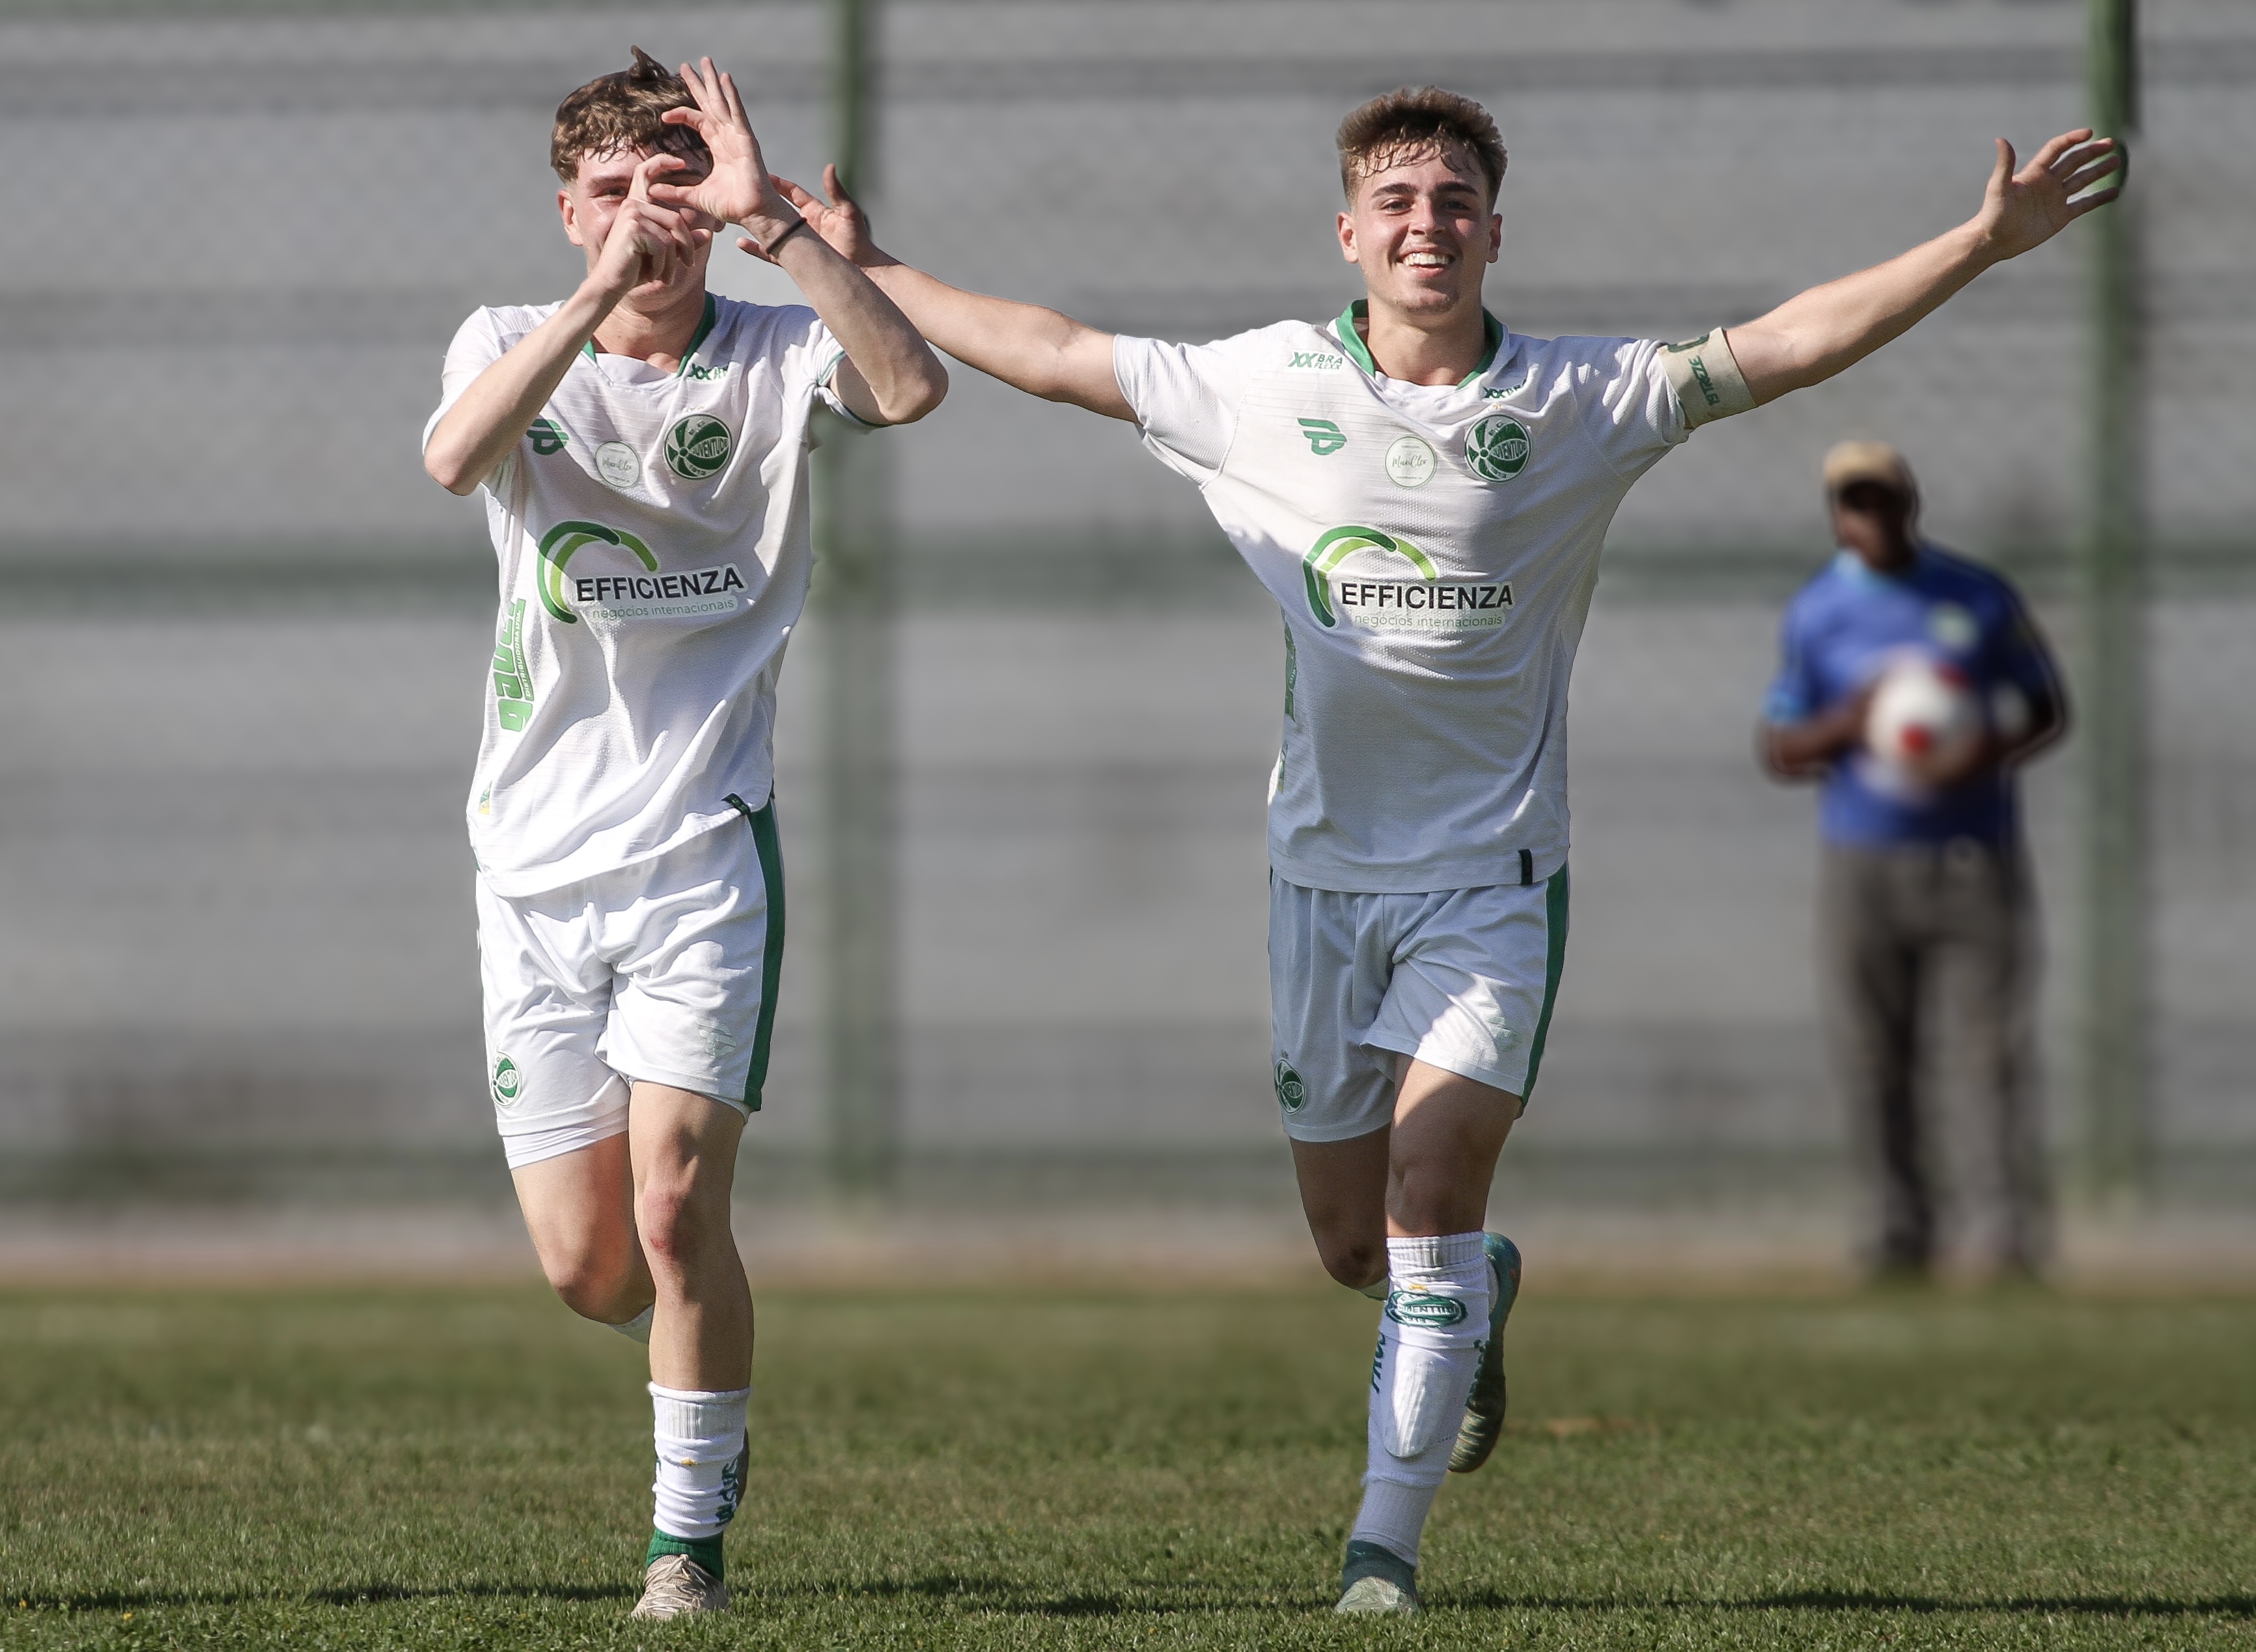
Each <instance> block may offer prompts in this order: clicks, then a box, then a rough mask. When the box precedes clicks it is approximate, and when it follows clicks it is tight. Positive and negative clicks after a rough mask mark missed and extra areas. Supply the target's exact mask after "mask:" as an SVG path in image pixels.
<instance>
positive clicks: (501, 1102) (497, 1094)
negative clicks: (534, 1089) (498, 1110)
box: [493, 1055, 525, 1107]
mask: <svg viewBox="0 0 2256 1652" xmlns="http://www.w3.org/2000/svg"><path fill="white" fill-rule="evenodd" d="M524 1091H525V1076H524V1075H523V1074H522V1073H520V1072H518V1070H517V1063H515V1062H513V1061H511V1060H510V1058H509V1057H508V1056H506V1055H503V1056H500V1057H498V1058H497V1059H496V1061H495V1062H494V1070H493V1098H494V1105H495V1106H497V1107H507V1106H510V1105H512V1104H514V1103H515V1102H516V1100H517V1098H518V1096H519V1095H521V1094H523V1093H524Z"/></svg>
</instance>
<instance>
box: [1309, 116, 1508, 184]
mask: <svg viewBox="0 0 2256 1652" xmlns="http://www.w3.org/2000/svg"><path fill="white" fill-rule="evenodd" d="M1335 141H1336V142H1337V143H1338V145H1339V158H1340V187H1342V188H1343V189H1344V190H1346V191H1347V198H1348V199H1349V200H1350V201H1353V200H1354V199H1355V185H1356V180H1357V179H1358V178H1364V177H1368V176H1369V175H1370V174H1371V173H1374V172H1378V170H1380V169H1381V168H1382V167H1385V166H1390V165H1392V163H1394V162H1395V161H1398V160H1407V159H1414V158H1417V157H1420V156H1423V155H1425V154H1428V153H1430V152H1433V151H1435V150H1439V149H1447V148H1449V147H1451V146H1455V147H1456V148H1459V149H1463V150H1465V151H1467V152H1470V154H1471V156H1472V158H1473V159H1474V160H1475V161H1477V162H1478V163H1479V165H1480V169H1481V172H1482V173H1484V175H1485V176H1486V177H1487V179H1488V204H1489V205H1490V206H1491V208H1493V207H1494V206H1495V205H1496V192H1497V191H1498V189H1500V188H1502V187H1504V167H1505V153H1504V138H1503V136H1502V134H1500V133H1499V132H1498V131H1497V130H1496V122H1495V121H1493V120H1491V118H1490V117H1489V112H1488V111H1487V110H1486V109H1483V108H1482V107H1481V106H1480V105H1479V104H1477V103H1476V102H1473V101H1472V99H1470V97H1464V96H1461V95H1458V94H1457V93H1456V92H1445V91H1443V90H1442V88H1440V87H1438V86H1421V87H1418V88H1415V89H1413V88H1409V87H1407V86H1406V87H1403V88H1400V89H1399V90H1398V91H1392V92H1388V93H1386V94H1385V95H1383V96H1379V97H1374V98H1372V99H1371V102H1368V103H1364V104H1363V105H1361V106H1360V107H1359V108H1357V109H1351V110H1350V111H1349V113H1348V117H1347V118H1346V119H1345V120H1343V121H1342V122H1341V123H1340V128H1339V137H1338V138H1336V140H1335Z"/></svg>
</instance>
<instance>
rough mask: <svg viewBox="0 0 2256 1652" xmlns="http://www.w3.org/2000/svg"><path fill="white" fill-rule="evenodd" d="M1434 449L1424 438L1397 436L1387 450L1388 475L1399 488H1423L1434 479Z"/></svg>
mask: <svg viewBox="0 0 2256 1652" xmlns="http://www.w3.org/2000/svg"><path fill="white" fill-rule="evenodd" d="M1434 465H1435V462H1434V448H1433V444H1432V443H1430V442H1428V441H1427V440H1426V439H1425V438H1424V437H1423V436H1397V437H1395V438H1394V441H1393V445H1392V446H1391V447H1389V448H1387V449H1386V474H1387V475H1388V476H1389V477H1392V479H1393V482H1394V485H1395V486H1396V487H1398V488H1422V487H1424V486H1425V485H1426V484H1428V482H1431V481H1432V480H1433V479H1434Z"/></svg>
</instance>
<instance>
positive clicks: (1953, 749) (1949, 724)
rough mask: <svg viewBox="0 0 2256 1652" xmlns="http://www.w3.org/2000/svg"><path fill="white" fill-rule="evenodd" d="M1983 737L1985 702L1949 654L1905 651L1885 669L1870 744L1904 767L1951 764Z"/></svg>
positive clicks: (1868, 719)
mask: <svg viewBox="0 0 2256 1652" xmlns="http://www.w3.org/2000/svg"><path fill="white" fill-rule="evenodd" d="M1980 738H1982V702H1981V700H1980V698H1979V697H1978V695H1976V694H1975V692H1974V685H1973V683H1972V681H1970V679H1969V678H1968V677H1967V675H1966V674H1965V673H1964V672H1963V671H1962V670H1960V669H1959V668H1958V667H1956V666H1954V665H1951V664H1950V663H1949V662H1948V661H1947V660H1936V659H1935V658H1933V657H1932V656H1929V655H1926V654H1905V655H1903V656H1901V657H1900V658H1899V659H1898V660H1895V662H1894V663H1893V664H1892V665H1890V666H1889V667H1888V668H1887V669H1886V671H1885V672H1883V673H1882V674H1881V675H1880V682H1879V688H1876V689H1874V690H1873V693H1872V708H1871V710H1869V711H1868V712H1867V713H1866V714H1865V746H1866V748H1867V749H1868V750H1870V751H1871V752H1872V755H1873V756H1875V757H1877V758H1879V759H1880V760H1881V761H1882V762H1884V763H1889V764H1893V765H1894V766H1898V767H1901V768H1922V767H1926V766H1930V765H1935V764H1947V763H1949V762H1950V761H1951V760H1952V759H1956V758H1957V757H1959V756H1961V755H1962V754H1963V752H1965V750H1966V748H1967V747H1968V746H1969V745H1971V744H1972V743H1973V742H1974V741H1976V740H1978V739H1980Z"/></svg>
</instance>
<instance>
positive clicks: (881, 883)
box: [815, 0, 899, 1199]
mask: <svg viewBox="0 0 2256 1652" xmlns="http://www.w3.org/2000/svg"><path fill="white" fill-rule="evenodd" d="M829 4H830V21H831V90H830V116H831V120H830V142H831V153H832V154H833V156H834V157H835V159H836V163H837V166H838V173H839V177H840V179H841V180H842V181H843V182H844V184H845V186H846V187H847V189H848V190H849V191H850V193H851V194H854V196H855V197H856V198H857V200H864V201H866V200H867V199H868V196H869V192H870V187H871V171H872V168H871V150H872V148H873V145H872V143H871V120H870V113H871V97H870V81H871V39H870V35H871V29H870V23H871V17H870V11H871V7H870V5H869V4H868V0H829ZM888 483H889V477H887V475H886V471H885V452H884V444H883V442H882V441H873V440H869V439H866V438H864V437H863V436H861V435H857V434H849V433H847V432H845V431H842V430H841V429H839V428H837V427H835V426H833V427H832V428H831V429H830V431H829V432H828V436H827V439H826V440H825V441H824V442H823V444H822V446H821V448H819V449H818V450H817V451H816V454H815V533H816V554H817V555H816V560H817V571H816V575H815V595H816V602H817V611H818V612H819V613H820V615H821V618H822V621H823V631H824V660H823V674H822V698H823V703H822V718H821V726H822V759H821V761H822V773H823V786H822V792H823V796H822V817H823V828H824V837H825V856H824V860H825V865H826V868H827V873H828V875H827V879H826V888H825V891H824V893H825V900H824V901H823V907H824V921H825V926H826V928H827V931H828V933H827V935H826V937H825V938H826V940H827V942H828V945H827V947H826V948H825V951H826V955H827V969H826V972H825V978H824V981H823V1006H822V1020H823V1066H824V1084H825V1102H826V1113H827V1124H828V1141H827V1154H826V1158H827V1170H828V1183H829V1187H830V1190H831V1192H832V1193H833V1194H834V1195H835V1196H838V1197H844V1198H847V1199H861V1198H867V1197H872V1196H874V1195H877V1194H879V1193H882V1192H883V1191H884V1190H885V1189H886V1188H887V1187H888V1186H890V1185H891V1183H892V1176H893V1170H894V1160H895V1157H896V1152H895V1145H896V1137H897V1134H898V1128H897V1126H898V1118H899V1101H898V1066H897V1059H896V1037H897V1033H896V1026H895V1001H896V999H897V996H898V994H897V991H896V978H895V957H896V947H895V942H896V933H895V918H894V886H895V876H896V874H895V868H894V808H895V799H894V791H893V787H894V773H893V771H894V738H893V671H892V667H893V581H894V559H893V546H892V533H891V531H890V528H891V524H890V523H889V521H888V519H887V517H888V505H889V487H888Z"/></svg>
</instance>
